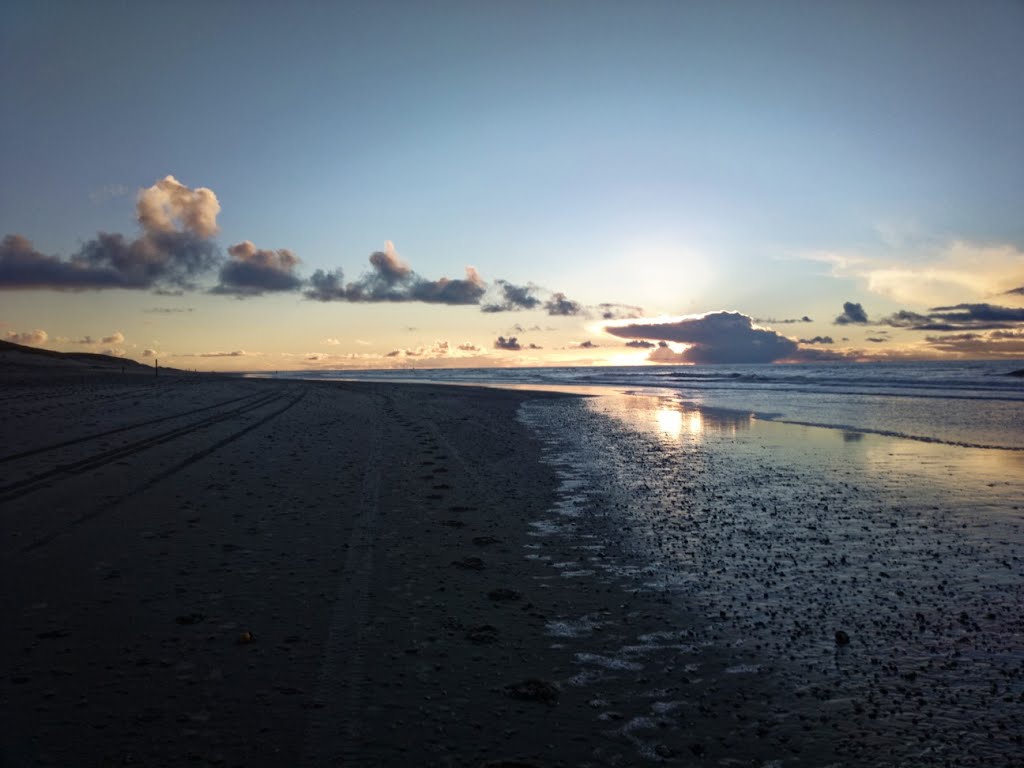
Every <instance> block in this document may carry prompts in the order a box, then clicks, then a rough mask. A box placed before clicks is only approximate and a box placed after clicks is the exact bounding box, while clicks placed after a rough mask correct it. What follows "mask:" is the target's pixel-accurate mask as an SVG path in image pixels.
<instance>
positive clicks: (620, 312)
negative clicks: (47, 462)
mask: <svg viewBox="0 0 1024 768" xmlns="http://www.w3.org/2000/svg"><path fill="white" fill-rule="evenodd" d="M1022 37H1024V3H1022V2H1021V1H1020V0H983V1H982V2H977V1H972V2H967V1H966V0H965V1H964V2H943V1H941V0H940V1H938V2H918V1H916V0H906V1H905V2H887V3H865V2H860V1H859V0H858V1H851V2H833V3H820V2H787V1H785V0H781V1H780V2H773V3H763V2H739V1H736V2H711V1H708V2H699V1H697V0H692V1H690V2H664V3H662V2H633V3H623V2H600V1H598V0H592V1H590V2H568V1H566V2H550V1H548V2H523V1H517V2H430V3H423V2H366V3H340V2H339V3H326V2H295V3H290V4H287V6H286V5H285V4H282V3H260V2H227V1H218V2H202V3H200V2H175V3H157V2H145V1H140V2H112V1H105V0H98V1H97V2H91V3H80V2H77V1H76V2H47V1H46V0H32V2H23V1H22V0H7V1H6V2H5V3H3V5H2V7H0V96H2V99H3V103H4V104H5V105H6V107H5V118H4V120H2V121H0V238H3V239H2V243H0V338H5V339H7V340H10V341H15V342H18V343H25V344H30V345H34V346H41V347H44V348H47V349H56V350H61V351H93V352H106V353H108V354H116V355H123V356H126V357H129V358H132V359H136V360H142V361H146V360H150V359H153V358H158V359H159V360H160V364H161V365H171V366H175V367H180V368H195V369H200V370H294V369H307V368H309V369H314V368H377V367H409V366H418V367H440V366H452V365H460V366H513V365H588V364H641V363H646V362H650V363H652V364H656V363H680V362H683V363H745V362H807V361H811V362H813V361H827V360H849V361H860V360H868V359H896V360H902V359H930V358H969V359H970V358H1008V359H1024V215H1022V214H1024V139H1022V133H1021V126H1022V125H1024V46H1022V45H1020V40H1021V39H1022Z"/></svg>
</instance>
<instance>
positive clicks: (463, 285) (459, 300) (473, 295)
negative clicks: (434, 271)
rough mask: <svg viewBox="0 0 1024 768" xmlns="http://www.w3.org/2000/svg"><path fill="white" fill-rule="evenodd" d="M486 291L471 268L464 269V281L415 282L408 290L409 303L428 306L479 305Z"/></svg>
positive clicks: (476, 273)
mask: <svg viewBox="0 0 1024 768" xmlns="http://www.w3.org/2000/svg"><path fill="white" fill-rule="evenodd" d="M486 290H487V285H486V284H485V283H484V281H483V278H481V277H480V274H479V273H478V272H477V271H476V270H475V269H474V268H473V267H466V278H465V279H464V280H449V279H448V278H447V277H442V278H441V279H440V280H433V281H430V280H417V281H415V282H413V284H412V286H411V288H410V289H409V297H410V299H409V300H410V301H423V302H426V303H428V304H479V303H480V298H481V297H482V296H483V295H484V292H485V291H486Z"/></svg>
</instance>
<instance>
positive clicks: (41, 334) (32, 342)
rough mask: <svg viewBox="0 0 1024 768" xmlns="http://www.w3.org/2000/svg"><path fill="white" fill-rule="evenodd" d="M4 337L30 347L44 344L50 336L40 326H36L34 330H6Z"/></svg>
mask: <svg viewBox="0 0 1024 768" xmlns="http://www.w3.org/2000/svg"><path fill="white" fill-rule="evenodd" d="M4 338H6V339H7V341H10V342H13V343H15V344H25V345H28V346H30V347H38V346H42V345H43V344H45V343H46V341H47V339H49V338H50V337H49V334H47V333H46V331H44V330H43V329H42V328H36V329H35V330H34V331H23V332H21V333H18V332H16V331H8V332H7V334H6V336H5V337H4Z"/></svg>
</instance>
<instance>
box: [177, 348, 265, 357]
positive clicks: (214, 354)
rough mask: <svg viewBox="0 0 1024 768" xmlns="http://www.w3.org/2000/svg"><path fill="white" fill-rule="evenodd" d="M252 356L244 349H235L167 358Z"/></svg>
mask: <svg viewBox="0 0 1024 768" xmlns="http://www.w3.org/2000/svg"><path fill="white" fill-rule="evenodd" d="M252 354H254V353H252V352H246V351H245V350H244V349H236V350H235V351H234V352H181V353H179V354H175V355H169V357H247V356H249V355H252Z"/></svg>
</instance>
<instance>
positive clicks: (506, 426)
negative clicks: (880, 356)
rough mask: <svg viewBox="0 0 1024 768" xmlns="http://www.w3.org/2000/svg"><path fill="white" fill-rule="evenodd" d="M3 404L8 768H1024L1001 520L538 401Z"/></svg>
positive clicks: (292, 395)
mask: <svg viewBox="0 0 1024 768" xmlns="http://www.w3.org/2000/svg"><path fill="white" fill-rule="evenodd" d="M0 398H2V399H0V413H2V420H0V423H2V425H3V426H2V445H3V455H2V456H0V461H2V466H3V468H4V472H3V480H2V488H0V524H2V526H3V537H2V547H3V550H2V553H0V583H2V584H3V585H4V587H3V590H2V594H0V600H2V602H0V611H2V615H3V616H4V625H5V630H4V632H2V633H0V657H2V658H3V659H4V660H5V661H4V666H5V669H4V673H5V674H4V677H3V679H2V680H0V764H2V765H3V766H29V765H60V766H65V765H83V766H108V765H109V766H113V765H153V766H165V765H182V764H196V765H229V766H263V765H266V766H274V765H310V766H320V765H367V766H370V765H394V766H398V765H453V766H481V765H491V766H514V765H519V766H529V765H533V766H559V765H564V766H569V765H633V764H638V763H639V764H657V763H669V764H679V765H691V764H696V765H700V764H707V765H756V766H762V765H774V766H783V765H787V766H788V765H849V766H855V765H932V764H935V765H947V764H954V765H973V764H977V765H1021V764H1022V762H1021V758H1020V757H1019V755H1020V754H1021V751H1020V749H1018V747H1020V744H1021V733H1022V722H1024V720H1022V710H1024V679H1022V669H1024V659H1022V657H1021V651H1020V649H1021V647H1022V646H1021V642H1020V641H1021V638H1022V637H1024V628H1022V625H1021V619H1020V614H1019V607H1020V605H1021V603H1020V597H1021V595H1022V590H1021V578H1020V575H1019V574H1020V566H1019V558H1018V555H1017V552H1018V551H1019V550H1018V549H1016V547H1017V546H1018V544H1019V542H1020V521H1021V515H1020V512H1019V507H1016V506H1014V507H1012V508H1011V507H1010V506H1008V505H1005V504H1004V502H1005V499H1006V498H1009V497H1010V496H1011V495H1012V493H1011V491H1007V490H1006V489H998V493H999V494H1001V495H999V496H998V499H999V500H1000V501H998V503H997V506H999V505H1003V506H1005V509H1004V508H1003V507H1002V506H1001V507H1000V514H1001V515H1002V516H1001V517H999V518H998V519H996V518H992V519H990V520H977V519H974V520H973V523H972V529H971V530H968V529H967V521H966V520H961V519H960V518H955V519H953V518H950V517H948V516H943V515H941V514H939V513H938V512H936V511H934V510H933V512H932V513H930V514H925V513H924V512H922V511H917V515H916V516H912V517H910V518H903V517H898V516H896V512H894V510H893V497H892V496H886V495H885V494H882V493H880V492H877V491H876V490H870V489H864V488H858V487H857V485H858V483H859V482H860V480H862V478H860V479H855V478H851V477H846V478H845V479H839V478H833V477H831V476H815V475H813V474H812V473H810V472H809V471H806V470H801V469H800V468H799V467H801V466H803V465H800V464H797V465H793V464H791V463H787V462H785V461H782V460H781V459H780V458H779V454H778V453H777V452H776V453H774V454H773V456H774V458H768V459H767V460H763V461H762V460H759V459H757V455H758V454H760V455H762V456H768V453H767V452H766V451H765V443H764V440H763V439H762V438H763V435H762V436H761V437H758V435H755V437H757V438H758V439H754V440H747V441H746V442H744V443H743V445H744V446H746V447H741V448H737V447H736V440H735V428H736V425H732V429H733V430H734V432H733V434H734V437H733V438H732V439H731V441H730V439H729V438H727V437H722V435H728V430H724V431H720V432H717V433H716V434H718V435H720V437H719V438H716V439H718V440H719V443H718V444H714V443H713V441H711V442H709V441H705V442H702V443H700V444H699V445H697V444H685V443H684V442H680V435H679V434H678V433H675V434H670V433H671V429H669V430H668V432H666V430H665V426H666V423H665V422H664V419H663V420H662V421H663V423H662V428H661V430H660V431H659V430H658V429H654V430H653V431H651V432H650V434H649V435H648V436H647V437H646V438H645V437H643V436H642V435H641V438H639V439H638V438H636V436H635V434H636V433H633V436H632V437H627V436H625V430H624V429H623V430H619V431H617V430H616V428H614V427H610V426H609V425H614V424H615V423H616V422H615V419H616V418H618V419H619V420H620V421H619V423H621V424H625V423H626V422H627V421H628V419H626V417H625V416H623V413H624V411H622V410H621V409H620V410H619V411H615V408H616V407H617V406H615V405H614V401H609V402H611V403H612V405H609V406H608V408H606V409H605V412H601V410H600V409H597V410H595V409H594V408H592V407H589V406H587V405H586V404H585V403H583V401H582V400H581V399H580V398H570V397H567V396H560V395H557V394H544V393H538V392H522V391H510V390H497V389H483V388H472V387H440V386H432V385H418V384H378V383H338V382H333V383H328V382H324V383H320V382H315V383H311V382H300V381H276V380H272V379H266V380H260V379H243V378H234V377H223V376H185V375H178V376H175V375H165V376H163V377H160V378H155V377H151V376H149V375H146V374H143V373H138V374H126V375H120V374H116V373H96V374H90V375H85V374H81V373H79V372H72V373H68V374H66V375H60V376H57V375H54V374H53V373H52V372H51V373H47V374H45V375H44V374H40V373H38V372H37V373H35V374H33V375H27V374H26V375H22V376H20V377H8V378H7V379H6V380H5V386H4V388H3V390H2V392H0ZM523 403H527V405H526V406H525V407H523ZM645 407H652V406H650V405H649V404H648V406H645ZM654 407H656V406H654ZM609 409H610V410H609ZM613 411H614V412H613ZM652 413H654V411H652ZM595 420H598V421H599V422H600V423H597V422H596V421H595ZM655 423H657V421H655ZM673 423H674V422H673ZM668 426H669V427H671V426H672V424H668ZM776 427H777V428H778V429H782V427H781V426H780V425H776ZM587 430H589V431H587ZM741 430H742V428H741ZM574 431H586V433H587V434H592V435H594V438H593V440H592V441H590V442H589V443H588V445H589V446H590V449H591V450H593V451H594V452H595V455H594V456H592V457H591V458H589V459H587V458H586V457H585V456H584V457H582V458H581V456H582V455H581V454H580V453H579V448H578V446H579V443H577V444H576V447H575V448H574V447H572V446H569V445H568V444H567V443H566V442H565V440H564V437H565V435H567V434H571V433H573V432H574ZM666 435H668V437H669V438H672V439H673V440H675V441H676V442H675V443H674V444H673V445H669V443H668V442H666ZM778 439H781V438H778ZM880 439H881V438H880ZM759 440H760V442H759ZM670 448H671V450H670ZM726 456H734V457H737V462H738V463H736V462H734V463H733V464H729V463H727V462H726V461H725V459H724V457H726ZM609 459H611V460H613V461H619V462H620V463H622V464H628V465H629V467H630V468H631V472H632V475H631V476H632V477H633V478H634V481H635V482H634V483H633V484H628V483H626V482H625V481H623V480H621V478H622V477H626V476H628V474H622V475H615V474H612V470H611V469H608V470H607V471H605V470H604V469H602V467H603V466H604V464H602V462H604V461H607V460H609ZM740 459H741V460H742V461H740ZM740 466H742V467H745V468H746V469H745V470H744V471H746V474H745V475H744V474H743V473H742V472H741V471H740V470H739V469H737V467H740ZM581 467H582V468H583V469H581ZM794 467H796V468H794ZM595 472H596V473H597V474H595ZM602 473H603V474H602ZM616 478H619V479H616ZM823 478H824V479H823ZM833 481H835V482H833ZM840 482H845V483H846V484H847V485H846V487H845V488H844V487H843V486H841V485H839V483H840ZM1012 492H1015V489H1013V491H1012ZM812 497H813V498H812ZM926 501H927V503H928V504H929V505H930V504H931V500H930V499H928V500H926ZM812 502H813V503H812ZM919 502H920V499H918V498H917V497H913V498H909V499H904V501H903V507H904V508H905V509H904V511H906V508H909V507H913V509H912V510H911V512H914V511H915V510H917V506H915V505H919ZM670 508H671V509H670ZM836 509H841V510H842V514H840V515H834V514H830V513H829V510H836ZM768 510H772V511H771V513H769V512H768ZM762 511H764V512H765V514H764V515H760V514H755V513H760V512H762ZM922 515H923V516H922ZM908 521H909V522H908ZM911 525H912V526H913V530H911V528H910V527H909V526H911ZM961 525H963V526H964V528H960V526H961ZM975 529H976V530H975ZM773 547H774V549H773ZM955 548H959V549H955ZM968 562H970V563H974V564H975V566H974V570H973V571H971V572H970V573H966V574H965V572H964V571H963V570H962V569H963V567H964V563H968ZM855 567H856V568H857V569H858V570H856V571H854V570H853V569H854V568H855ZM929 568H931V569H932V570H929ZM851 579H852V581H851ZM880 585H881V586H880ZM986 606H987V607H986ZM837 630H843V631H844V632H847V633H848V636H847V639H848V640H849V642H841V641H840V640H839V636H838V635H837V634H836V632H837ZM950 665H952V666H950ZM957 665H960V670H961V671H960V672H958V671H955V670H954V668H955V667H957ZM965 668H966V669H967V670H968V671H969V674H961V672H962V671H963V670H964V669H965Z"/></svg>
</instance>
